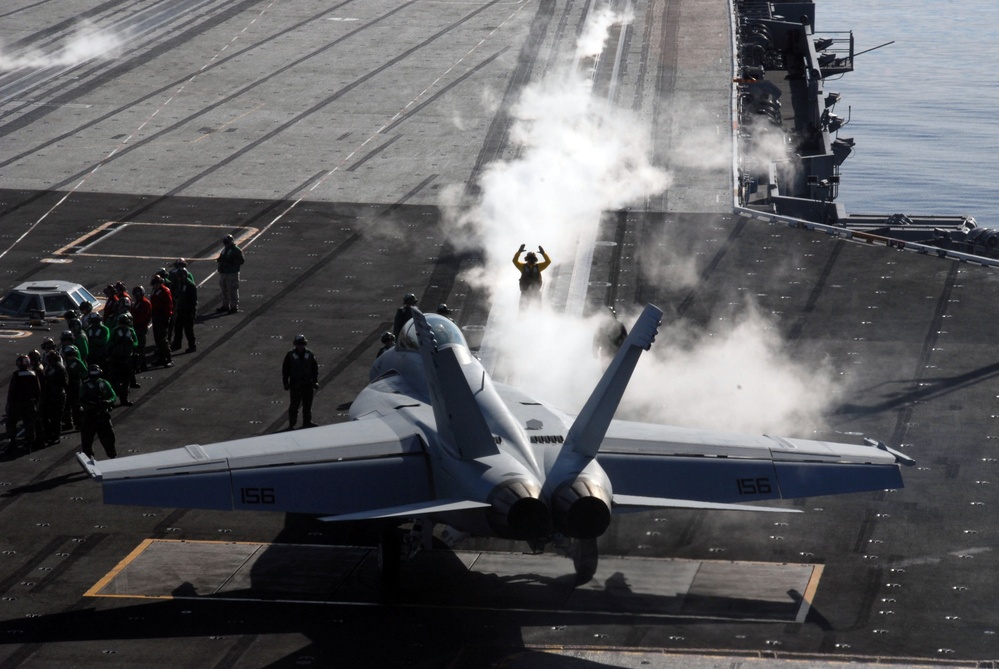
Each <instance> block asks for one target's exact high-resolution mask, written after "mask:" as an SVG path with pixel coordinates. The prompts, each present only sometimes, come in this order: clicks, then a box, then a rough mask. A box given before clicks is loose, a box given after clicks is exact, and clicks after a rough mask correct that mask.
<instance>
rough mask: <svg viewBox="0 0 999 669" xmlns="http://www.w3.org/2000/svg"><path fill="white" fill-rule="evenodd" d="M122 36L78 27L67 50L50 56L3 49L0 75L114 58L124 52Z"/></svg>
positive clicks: (87, 24)
mask: <svg viewBox="0 0 999 669" xmlns="http://www.w3.org/2000/svg"><path fill="white" fill-rule="evenodd" d="M122 43H123V40H122V38H121V36H120V35H116V34H113V33H111V32H109V31H105V30H100V29H98V28H96V27H95V26H93V25H92V24H90V23H86V22H82V23H80V24H79V25H77V27H76V29H75V30H74V32H73V36H72V37H71V38H70V39H69V41H68V42H67V43H66V45H65V46H63V47H61V48H59V49H56V50H54V51H52V52H50V53H43V52H40V51H37V50H32V51H27V52H24V53H19V54H8V53H6V52H5V51H4V50H3V49H0V71H10V70H18V69H22V68H24V69H43V68H46V67H72V66H74V65H79V64H81V63H84V62H86V61H88V60H92V59H94V58H100V59H105V60H106V59H110V58H114V57H115V56H116V55H117V54H118V52H119V50H120V49H121V46H122Z"/></svg>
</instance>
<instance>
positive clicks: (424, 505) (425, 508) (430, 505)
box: [320, 499, 490, 522]
mask: <svg viewBox="0 0 999 669" xmlns="http://www.w3.org/2000/svg"><path fill="white" fill-rule="evenodd" d="M489 506H490V505H489V504H487V503H485V502H474V501H472V500H468V499H435V500H433V501H431V502H420V503H417V504H403V505H401V506H391V507H388V508H386V509H371V510H370V511H359V512H357V513H345V514H342V515H339V516H326V517H325V518H320V520H323V521H327V522H339V521H345V520H378V519H382V518H408V517H410V516H425V515H427V514H431V513H448V512H452V511H468V510H470V509H484V508H487V507H489Z"/></svg>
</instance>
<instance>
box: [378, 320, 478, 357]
mask: <svg viewBox="0 0 999 669" xmlns="http://www.w3.org/2000/svg"><path fill="white" fill-rule="evenodd" d="M423 316H424V317H425V318H426V319H427V325H429V326H430V329H431V330H433V332H434V339H436V340H437V345H438V346H443V345H445V344H458V345H460V346H464V347H465V348H468V343H467V342H466V341H465V336H464V335H463V334H461V330H460V329H459V328H458V326H457V325H455V324H454V321H452V320H451V319H450V318H446V317H444V316H440V315H438V314H424V315H423ZM395 345H396V346H397V347H399V348H402V349H406V350H409V351H416V350H419V348H420V344H419V342H418V341H417V339H416V324H415V323H413V321H412V320H409V321H408V322H407V323H406V325H404V326H403V328H402V332H400V333H399V338H398V339H397V340H396V342H395Z"/></svg>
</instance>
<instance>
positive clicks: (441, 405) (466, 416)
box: [413, 308, 499, 460]
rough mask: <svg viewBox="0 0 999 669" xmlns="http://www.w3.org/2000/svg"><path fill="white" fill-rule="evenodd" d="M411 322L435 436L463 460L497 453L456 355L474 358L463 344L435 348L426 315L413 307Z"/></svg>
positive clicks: (469, 359)
mask: <svg viewBox="0 0 999 669" xmlns="http://www.w3.org/2000/svg"><path fill="white" fill-rule="evenodd" d="M413 324H414V325H415V326H416V334H417V339H418V340H419V343H420V355H421V356H422V358H423V370H424V373H425V374H426V375H427V389H428V390H429V392H430V402H431V405H432V406H433V410H434V419H435V420H436V422H437V432H438V435H439V436H440V438H441V439H443V440H445V441H448V442H450V443H451V444H453V445H454V446H455V448H457V449H458V452H459V453H461V457H462V459H463V460H472V459H475V458H478V457H482V456H486V455H492V454H493V453H496V451H497V450H499V449H498V447H497V446H496V441H495V438H494V437H493V434H492V432H491V431H490V430H489V426H488V425H487V424H486V419H485V417H484V416H483V415H482V409H481V407H479V403H478V402H477V401H476V400H475V395H474V394H473V393H472V389H471V387H470V386H469V382H468V379H467V378H466V376H465V372H464V370H463V369H462V362H461V361H460V360H459V358H458V357H459V355H462V354H464V355H465V356H468V360H467V362H468V363H472V362H474V359H472V358H471V353H469V352H468V350H467V349H465V348H464V347H461V348H459V349H456V348H455V347H453V346H448V347H444V348H438V347H437V340H436V338H435V337H434V331H433V328H432V327H431V326H430V324H429V323H428V322H427V318H426V316H424V315H423V313H422V312H421V311H420V310H419V309H416V308H414V309H413ZM482 374H483V377H484V375H485V370H482ZM483 381H484V378H483Z"/></svg>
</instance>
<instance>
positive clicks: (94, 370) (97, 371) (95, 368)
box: [87, 364, 101, 376]
mask: <svg viewBox="0 0 999 669" xmlns="http://www.w3.org/2000/svg"><path fill="white" fill-rule="evenodd" d="M87 374H89V375H90V376H100V375H101V366H100V365H96V364H95V365H91V366H90V368H89V369H88V370H87Z"/></svg>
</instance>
